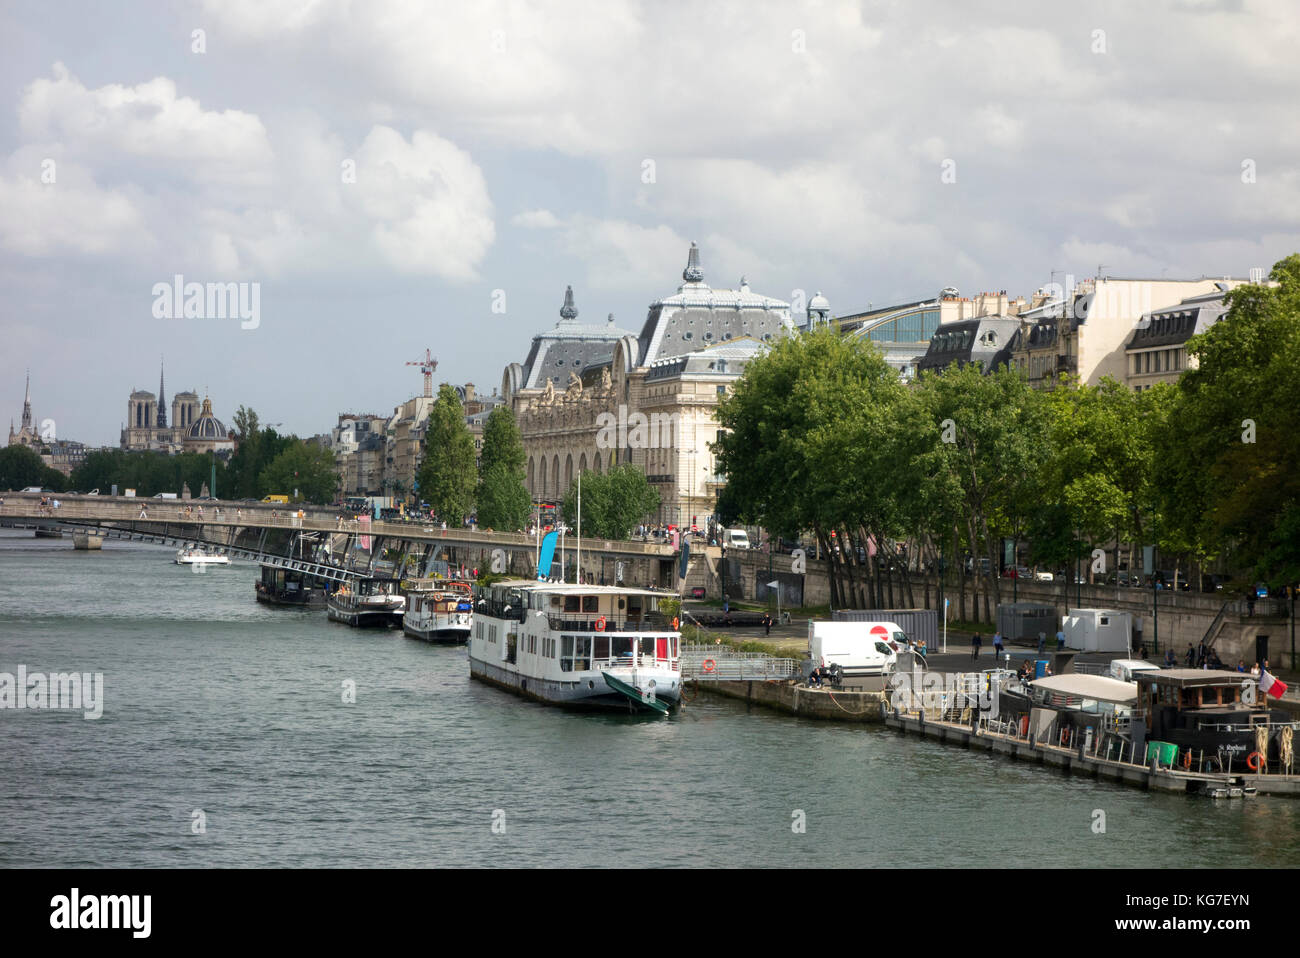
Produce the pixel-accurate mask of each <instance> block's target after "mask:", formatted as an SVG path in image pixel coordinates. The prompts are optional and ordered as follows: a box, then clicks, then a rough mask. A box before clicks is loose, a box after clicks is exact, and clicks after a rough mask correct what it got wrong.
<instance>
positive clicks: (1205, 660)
mask: <svg viewBox="0 0 1300 958" xmlns="http://www.w3.org/2000/svg"><path fill="white" fill-rule="evenodd" d="M1173 656H1174V650H1173V649H1170V650H1168V651H1167V652H1166V653H1165V666H1166V667H1169V668H1172V667H1173V664H1174V661H1173ZM1183 662H1184V664H1186V666H1187V667H1188V668H1189V669H1222V668H1224V665H1223V660H1222V659H1220V658H1219V653H1218V652H1217V651H1215V650H1214V649H1212V648H1210V647H1208V646H1207V645H1206V644H1205V640H1204V639H1202V640H1201V644H1200V645H1199V646H1196V647H1193V646H1192V643H1190V642H1188V643H1187V653H1186V654H1185V655H1184V656H1183ZM1238 665H1239V666H1240V667H1239V668H1238V670H1237V671H1239V672H1245V671H1246V664H1245V663H1244V662H1239V663H1238Z"/></svg>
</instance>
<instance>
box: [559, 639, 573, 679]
mask: <svg viewBox="0 0 1300 958" xmlns="http://www.w3.org/2000/svg"><path fill="white" fill-rule="evenodd" d="M560 671H561V672H572V671H573V636H571V635H565V636H561V638H560Z"/></svg>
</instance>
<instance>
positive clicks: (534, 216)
mask: <svg viewBox="0 0 1300 958" xmlns="http://www.w3.org/2000/svg"><path fill="white" fill-rule="evenodd" d="M510 223H511V225H512V226H518V227H521V228H522V229H527V230H553V229H555V228H556V227H557V226H559V225H560V220H559V218H558V217H557V216H556V215H555V214H554V213H552V212H551V211H550V210H525V211H524V212H522V213H516V214H515V215H514V216H512V217H511V218H510Z"/></svg>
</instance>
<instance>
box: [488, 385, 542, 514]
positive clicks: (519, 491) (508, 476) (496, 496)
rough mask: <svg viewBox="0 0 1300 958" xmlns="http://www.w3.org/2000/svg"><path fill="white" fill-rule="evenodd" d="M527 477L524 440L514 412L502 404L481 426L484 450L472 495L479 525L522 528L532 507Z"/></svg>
mask: <svg viewBox="0 0 1300 958" xmlns="http://www.w3.org/2000/svg"><path fill="white" fill-rule="evenodd" d="M526 478H527V472H526V470H525V468H524V443H523V438H522V437H521V436H520V433H519V427H518V426H517V425H516V424H515V416H514V413H512V412H511V411H510V408H509V407H508V406H506V405H505V404H502V405H499V406H497V407H496V408H495V409H493V410H492V412H490V413H489V414H488V418H487V422H486V423H485V424H484V426H483V452H482V456H481V457H480V464H479V483H478V489H477V492H476V495H475V498H476V501H477V503H478V510H477V512H478V522H479V525H481V526H483V527H485V528H489V529H505V530H509V529H522V528H523V527H524V526H525V525H526V524H527V523H528V514H529V512H530V511H531V509H532V498H531V497H530V496H529V495H528V487H527V485H526V484H525V479H526Z"/></svg>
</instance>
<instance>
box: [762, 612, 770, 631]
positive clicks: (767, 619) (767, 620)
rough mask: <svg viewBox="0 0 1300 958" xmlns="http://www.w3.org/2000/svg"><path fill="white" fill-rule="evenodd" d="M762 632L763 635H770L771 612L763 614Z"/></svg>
mask: <svg viewBox="0 0 1300 958" xmlns="http://www.w3.org/2000/svg"><path fill="white" fill-rule="evenodd" d="M763 630H764V631H763V634H764V635H771V634H772V613H771V612H764V613H763Z"/></svg>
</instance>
